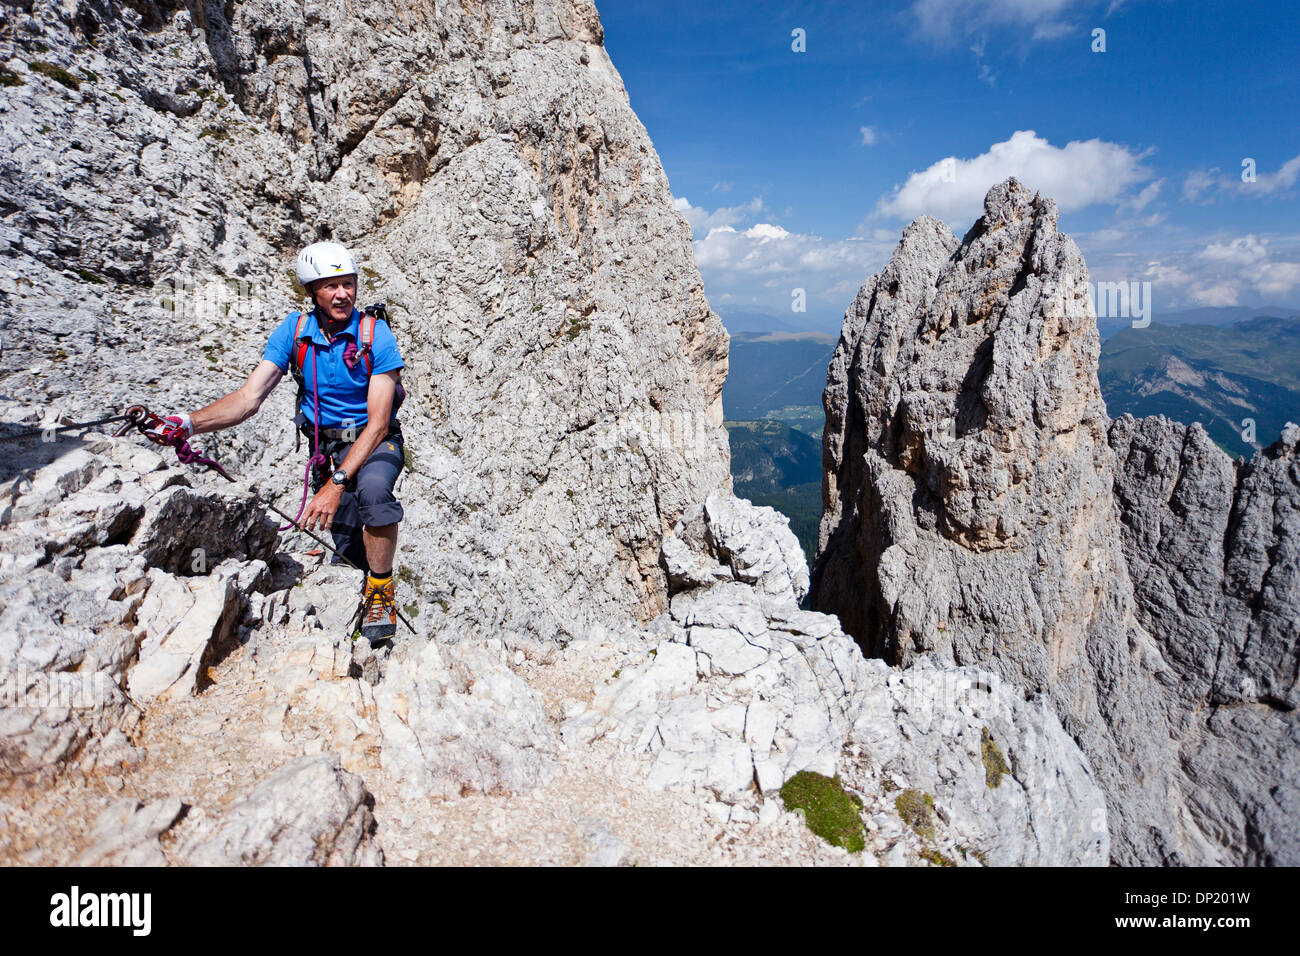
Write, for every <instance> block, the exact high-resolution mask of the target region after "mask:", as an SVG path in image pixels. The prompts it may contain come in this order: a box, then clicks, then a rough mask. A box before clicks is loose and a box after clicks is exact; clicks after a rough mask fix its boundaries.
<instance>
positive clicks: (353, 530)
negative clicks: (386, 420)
mask: <svg viewBox="0 0 1300 956" xmlns="http://www.w3.org/2000/svg"><path fill="white" fill-rule="evenodd" d="M308 434H309V441H310V426H308ZM351 448H352V443H351V442H344V441H326V442H322V443H321V452H322V453H323V454H324V455H325V457H326V458H327V459H328V461H327V462H326V463H325V466H324V467H323V468H318V469H316V470H315V471H314V472H313V475H312V490H313V491H319V490H320V488H321V486H322V485H324V483H325V482H326V481H327V480H329V476H330V475H332V474H334V472H335V471H337V470H338V468H339V466H340V465H342V464H343V460H344V459H345V458H347V456H348V452H349V451H350V450H351ZM404 449H405V445H404V443H403V441H402V429H401V428H400V426H398V424H397V423H396V422H393V424H392V425H391V426H389V429H388V434H386V435H385V436H384V440H383V441H381V442H380V443H379V445H378V447H376V448H375V450H374V451H372V452H371V453H370V457H369V458H367V459H366V460H365V462H364V463H363V464H362V466H361V470H360V471H358V472H357V473H356V475H355V476H353V478H352V479H351V480H350V481H348V483H347V484H346V485H344V486H343V495H342V497H340V498H339V507H338V511H336V512H334V523H333V524H332V525H331V526H330V533H331V534H332V535H333V537H334V547H335V548H337V549H338V550H339V552H340V553H341V554H343V555H344V556H345V557H346V558H347V559H348V560H349V561H351V562H352V563H353V564H355V565H356V566H357V567H359V568H362V569H365V570H369V569H368V568H367V566H366V551H365V547H364V545H363V544H362V540H361V529H362V528H382V527H385V526H386V525H390V524H397V523H398V522H399V521H401V520H402V518H403V512H402V504H401V502H399V501H398V500H397V499H396V498H395V497H393V485H395V484H396V483H397V476H398V475H400V474H401V473H402V468H403V467H404ZM335 563H338V562H337V559H335Z"/></svg>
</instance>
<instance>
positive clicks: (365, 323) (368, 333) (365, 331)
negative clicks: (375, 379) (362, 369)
mask: <svg viewBox="0 0 1300 956" xmlns="http://www.w3.org/2000/svg"><path fill="white" fill-rule="evenodd" d="M374 341H375V316H374V314H373V313H372V312H368V311H367V312H362V313H361V342H360V347H359V348H358V350H357V351H359V352H360V353H361V354H362V355H363V356H365V359H366V374H367V375H370V374H372V372H373V369H374V359H373V358H372V357H371V354H370V346H371V345H372V344H373V343H374Z"/></svg>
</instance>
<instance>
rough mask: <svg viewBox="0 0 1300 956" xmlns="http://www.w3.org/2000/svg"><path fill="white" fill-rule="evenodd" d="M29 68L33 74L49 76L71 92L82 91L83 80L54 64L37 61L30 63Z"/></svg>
mask: <svg viewBox="0 0 1300 956" xmlns="http://www.w3.org/2000/svg"><path fill="white" fill-rule="evenodd" d="M27 66H28V67H29V68H30V69H31V71H32V72H33V73H39V74H41V75H42V76H48V77H49V78H50V79H51V80H53V81H54V82H55V83H62V84H63V85H64V86H66V87H67V88H68V89H70V90H79V89H81V80H79V79H77V78H76V77H75V76H73V75H72V74H71V73H69V72H68V71H67V70H65V69H64V68H63V67H61V66H55V65H54V64H53V63H46V62H45V61H44V60H36V61H34V62H32V63H28V64H27Z"/></svg>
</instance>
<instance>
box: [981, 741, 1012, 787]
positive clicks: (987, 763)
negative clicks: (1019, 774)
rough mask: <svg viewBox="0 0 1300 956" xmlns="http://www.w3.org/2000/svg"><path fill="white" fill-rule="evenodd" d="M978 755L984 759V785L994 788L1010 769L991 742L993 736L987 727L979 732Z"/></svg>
mask: <svg viewBox="0 0 1300 956" xmlns="http://www.w3.org/2000/svg"><path fill="white" fill-rule="evenodd" d="M980 755H981V756H982V757H983V758H984V783H985V784H987V785H988V786H989V787H990V788H995V787H997V785H998V784H1000V783H1001V782H1002V775H1003V774H1006V773H1010V772H1011V768H1010V767H1008V766H1007V762H1006V760H1004V759H1003V758H1002V751H1001V750H999V749H998V745H997V744H996V743H994V742H993V734H992V733H991V732H990V731H989V729H988V728H987V727H985V728H984V729H983V730H982V731H981V732H980Z"/></svg>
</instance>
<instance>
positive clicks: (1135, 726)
mask: <svg viewBox="0 0 1300 956" xmlns="http://www.w3.org/2000/svg"><path fill="white" fill-rule="evenodd" d="M1056 223H1057V217H1056V207H1055V204H1054V203H1053V202H1052V201H1051V200H1050V199H1046V198H1043V197H1040V196H1036V195H1034V194H1033V193H1031V192H1030V191H1029V190H1027V189H1025V187H1024V186H1022V185H1021V184H1020V183H1018V182H1016V181H1015V180H1009V181H1007V182H1005V183H1003V184H1001V185H999V186H997V187H995V188H994V189H992V190H991V191H990V192H989V194H988V196H987V198H986V200H985V213H984V216H983V217H982V218H981V219H979V220H978V221H977V222H976V223H975V224H974V226H973V227H972V228H971V230H970V231H969V232H968V233H967V234H966V236H965V237H964V238H963V239H961V240H958V239H957V238H956V237H955V236H953V235H952V234H951V232H949V230H948V229H947V227H945V226H944V225H943V224H942V223H939V222H938V221H936V220H933V219H930V218H927V217H923V218H921V219H919V220H917V221H916V222H914V223H913V224H912V225H911V226H909V227H908V228H907V230H906V231H905V233H904V235H903V240H902V242H901V243H900V244H899V246H898V248H897V250H896V251H895V253H894V255H893V257H892V258H891V260H890V262H889V263H888V265H886V267H885V268H884V269H883V270H882V271H881V272H880V273H879V274H878V275H876V276H873V277H872V278H871V279H870V280H869V281H868V282H867V283H866V284H865V285H864V286H863V287H862V289H861V290H860V291H859V293H858V295H857V297H856V298H855V299H854V301H853V304H852V305H851V306H850V308H849V310H848V312H847V314H846V315H845V319H844V327H843V331H842V334H841V338H840V343H839V346H838V348H837V350H836V352H835V355H834V357H833V358H832V361H831V365H830V369H829V371H828V375H827V386H826V391H825V396H824V402H825V407H826V416H827V424H826V431H825V434H824V438H823V468H824V481H823V498H824V514H823V518H822V525H821V532H820V542H819V554H818V557H817V560H816V562H815V567H814V573H813V576H812V606H813V607H814V608H816V609H817V610H820V611H824V612H827V613H834V614H836V615H838V617H839V619H840V620H841V621H842V622H843V625H844V627H845V630H846V631H848V632H849V633H851V634H853V635H854V637H856V638H857V639H858V641H859V642H860V643H861V645H862V646H863V647H864V649H866V650H867V652H868V653H870V654H873V655H878V656H881V657H883V658H885V659H887V660H890V661H893V662H895V663H900V664H906V663H908V662H909V661H911V660H913V659H915V658H918V657H920V656H922V655H933V656H937V657H938V658H939V659H941V660H947V661H950V662H953V663H956V664H961V665H978V666H981V667H986V668H989V669H991V670H993V671H995V672H996V673H998V674H999V675H1000V676H1001V677H1002V678H1003V679H1005V680H1007V681H1008V682H1010V683H1013V684H1015V685H1017V686H1019V687H1021V688H1023V689H1024V690H1025V692H1026V693H1041V694H1044V695H1046V696H1047V697H1048V698H1049V699H1050V700H1051V702H1052V705H1053V707H1054V708H1055V709H1056V711H1057V713H1058V714H1059V715H1060V717H1061V719H1062V722H1063V723H1064V725H1065V727H1066V729H1067V730H1068V731H1069V733H1070V734H1071V735H1072V736H1073V737H1074V738H1075V739H1076V740H1077V741H1078V743H1079V745H1080V746H1081V747H1082V748H1083V750H1084V752H1085V753H1086V754H1087V755H1088V758H1089V761H1090V763H1091V765H1092V768H1093V770H1094V772H1095V773H1096V774H1097V776H1098V779H1099V781H1100V782H1101V785H1102V787H1103V789H1104V790H1105V791H1106V797H1107V805H1108V809H1109V813H1110V819H1111V825H1112V834H1113V837H1114V841H1113V844H1112V852H1113V854H1114V857H1115V859H1116V860H1118V861H1119V862H1122V863H1143V864H1152V863H1174V862H1225V863H1242V862H1283V861H1292V862H1294V861H1295V860H1296V859H1297V855H1296V854H1297V851H1298V849H1300V848H1298V847H1297V845H1296V843H1295V841H1294V836H1293V833H1292V830H1291V829H1290V828H1289V827H1288V826H1287V824H1286V822H1285V821H1286V820H1287V818H1288V815H1289V814H1290V813H1291V812H1292V809H1293V807H1294V804H1295V800H1296V793H1297V787H1298V785H1300V774H1297V773H1296V768H1295V767H1294V766H1293V758H1288V757H1285V756H1283V755H1284V754H1287V753H1292V754H1293V753H1294V740H1295V733H1296V730H1295V726H1296V722H1295V716H1294V706H1295V704H1294V695H1295V693H1296V689H1295V686H1296V685H1295V681H1296V667H1295V660H1296V657H1295V655H1296V653H1297V651H1296V634H1297V616H1296V615H1297V612H1296V608H1297V607H1298V606H1300V594H1297V593H1296V571H1295V568H1296V558H1295V548H1296V543H1295V542H1296V538H1297V534H1298V533H1300V524H1297V521H1296V515H1295V501H1296V500H1297V498H1296V496H1297V492H1298V491H1300V488H1298V487H1297V485H1298V483H1300V473H1298V472H1297V471H1296V470H1295V468H1294V465H1293V464H1292V463H1293V461H1294V457H1293V456H1294V446H1295V440H1296V437H1297V436H1296V435H1295V434H1293V433H1292V431H1291V430H1288V432H1287V433H1286V434H1284V436H1283V442H1282V444H1281V445H1280V446H1279V447H1278V448H1277V449H1274V450H1273V452H1271V453H1270V455H1268V456H1266V457H1265V458H1264V459H1257V460H1256V461H1255V462H1254V463H1253V464H1252V465H1250V466H1249V467H1248V468H1247V469H1246V470H1245V472H1244V473H1243V475H1242V477H1241V478H1240V479H1238V478H1236V477H1234V475H1233V472H1234V469H1233V466H1232V465H1231V463H1230V462H1229V460H1228V459H1227V457H1226V456H1224V455H1223V454H1222V453H1221V452H1219V451H1217V449H1215V448H1214V447H1213V445H1212V443H1210V442H1209V440H1208V439H1207V438H1206V437H1205V435H1204V432H1203V431H1200V430H1199V429H1191V430H1182V431H1179V430H1178V429H1176V428H1173V427H1172V426H1170V424H1169V423H1167V422H1164V421H1163V420H1149V421H1147V422H1143V423H1134V422H1133V421H1132V420H1131V419H1125V420H1121V421H1120V422H1117V423H1115V425H1114V426H1112V425H1111V423H1110V421H1109V420H1108V418H1107V416H1106V411H1105V406H1104V404H1103V402H1102V398H1101V392H1100V389H1099V387H1098V383H1097V357H1098V353H1099V340H1098V334H1097V327H1096V320H1095V314H1094V310H1093V305H1092V303H1091V301H1090V299H1089V297H1088V291H1087V281H1088V275H1087V270H1086V267H1085V265H1084V262H1083V259H1082V257H1081V256H1080V254H1079V252H1078V249H1077V248H1076V247H1075V245H1074V243H1073V242H1071V241H1070V240H1069V238H1068V237H1066V236H1064V235H1062V234H1060V233H1059V232H1058V231H1057V228H1056ZM1239 482H1240V487H1239V484H1238V483H1239ZM1171 495H1172V497H1171ZM1135 581H1136V582H1137V584H1136V587H1135V584H1134V582H1135ZM1174 622H1178V623H1177V624H1175V623H1174ZM1229 688H1231V689H1230V690H1229ZM1234 704H1240V705H1244V706H1241V707H1239V708H1238V709H1236V710H1235V711H1234V710H1231V709H1229V710H1223V709H1222V708H1223V707H1228V706H1230V705H1234ZM1207 707H1208V713H1207V712H1206V709H1207ZM1229 725H1231V726H1229ZM1247 726H1249V728H1250V736H1243V735H1242V734H1241V731H1242V729H1244V728H1246V727H1247ZM1262 754H1268V755H1270V760H1271V761H1272V762H1270V763H1267V764H1256V765H1255V766H1254V768H1253V769H1248V767H1247V765H1248V764H1250V762H1251V761H1252V760H1253V759H1255V758H1256V757H1258V756H1260V755H1262Z"/></svg>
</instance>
